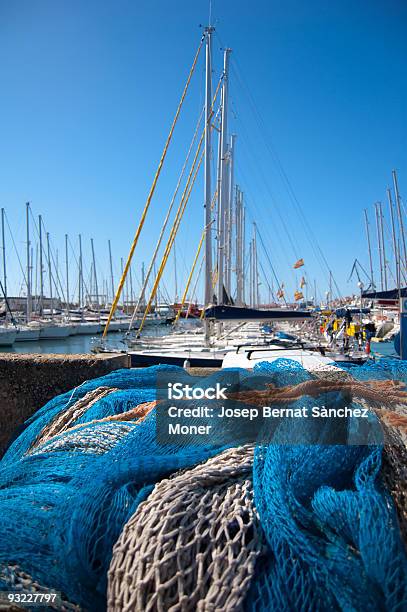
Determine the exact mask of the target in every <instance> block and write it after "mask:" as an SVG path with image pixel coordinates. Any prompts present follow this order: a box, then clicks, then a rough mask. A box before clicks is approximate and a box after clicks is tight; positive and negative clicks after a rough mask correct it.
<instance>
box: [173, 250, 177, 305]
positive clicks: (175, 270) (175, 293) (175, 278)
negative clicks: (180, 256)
mask: <svg viewBox="0 0 407 612" xmlns="http://www.w3.org/2000/svg"><path fill="white" fill-rule="evenodd" d="M175 242H176V241H175V238H174V243H173V245H172V248H173V250H174V302H175V303H177V302H178V277H177V251H176V245H175Z"/></svg>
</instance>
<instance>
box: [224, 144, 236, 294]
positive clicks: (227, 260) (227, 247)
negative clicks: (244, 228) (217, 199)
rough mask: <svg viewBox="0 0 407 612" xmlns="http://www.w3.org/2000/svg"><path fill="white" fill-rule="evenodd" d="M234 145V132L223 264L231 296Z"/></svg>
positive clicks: (230, 159)
mask: <svg viewBox="0 0 407 612" xmlns="http://www.w3.org/2000/svg"><path fill="white" fill-rule="evenodd" d="M235 146H236V134H232V135H231V137H230V149H229V156H228V161H229V164H228V170H229V172H228V208H227V215H226V220H227V223H226V237H225V251H226V253H225V265H226V291H227V293H228V295H229V297H230V296H231V291H232V234H233V200H234V156H235Z"/></svg>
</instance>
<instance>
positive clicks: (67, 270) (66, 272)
mask: <svg viewBox="0 0 407 612" xmlns="http://www.w3.org/2000/svg"><path fill="white" fill-rule="evenodd" d="M65 274H66V312H67V314H68V315H69V261H68V234H65Z"/></svg>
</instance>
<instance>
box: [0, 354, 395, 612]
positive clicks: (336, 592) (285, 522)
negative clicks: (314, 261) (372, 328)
mask: <svg viewBox="0 0 407 612" xmlns="http://www.w3.org/2000/svg"><path fill="white" fill-rule="evenodd" d="M389 367H390V368H391V367H393V369H392V370H389ZM386 368H387V369H383V368H382V367H381V368H379V369H378V370H375V368H374V367H373V369H372V370H370V371H369V373H367V370H368V368H367V367H366V368H365V370H363V368H360V373H359V376H360V380H368V379H373V378H374V379H380V378H377V377H378V376H379V377H380V376H383V379H386V377H389V376H395V377H396V376H398V377H399V379H400V380H407V378H406V373H407V370H406V369H404V370H402V369H400V366H398V369H397V368H396V366H395V365H394V366H389V365H388V364H387V365H386ZM395 368H396V369H395ZM365 371H366V373H365ZM164 373H166V374H168V373H171V375H172V376H174V377H177V379H178V380H180V381H184V382H190V383H191V384H192V385H197V384H198V383H197V381H196V379H193V378H191V377H190V376H189V375H188V374H187V373H186V372H184V371H183V370H182V369H181V368H177V367H175V366H174V367H166V366H159V367H154V368H145V369H140V370H122V371H118V372H114V373H112V374H109V375H108V376H104V377H102V378H100V379H96V380H92V381H88V382H86V383H85V384H83V385H81V386H80V387H78V388H77V389H75V390H74V391H72V392H69V393H66V394H63V395H61V396H58V397H57V398H55V399H53V400H52V401H51V402H49V403H48V404H47V405H46V406H44V407H43V408H42V409H41V410H39V411H38V412H37V413H36V414H35V415H34V416H33V417H32V418H31V419H30V420H29V421H28V422H27V424H26V427H25V429H24V431H23V432H22V433H21V434H20V436H19V437H18V438H17V439H16V440H15V441H14V443H13V444H12V445H11V447H10V448H9V450H8V452H7V453H6V455H5V457H4V458H3V460H2V461H1V462H0V516H1V517H2V520H1V522H0V565H2V564H5V565H7V564H9V565H17V566H18V567H19V568H21V569H22V571H24V572H26V573H28V574H30V575H31V576H33V577H34V579H35V580H36V581H37V582H39V583H40V584H44V585H45V586H48V587H52V588H54V589H55V590H57V591H61V592H62V593H63V595H64V597H66V598H67V599H68V600H69V601H71V602H73V603H76V604H79V605H80V606H82V607H84V608H85V609H88V610H95V611H99V610H103V609H105V606H106V586H107V571H108V567H109V563H110V560H111V557H112V549H113V546H114V543H115V542H116V541H117V539H118V537H119V535H120V533H121V531H122V529H123V526H124V525H125V523H126V522H127V521H128V519H129V518H130V517H131V516H132V515H133V514H134V512H136V511H137V508H138V505H139V504H140V503H141V502H142V501H143V500H145V499H146V497H147V496H148V495H149V493H150V492H151V491H152V489H153V487H154V484H155V483H157V482H158V481H160V480H161V479H163V478H166V477H168V476H169V475H171V474H173V473H174V472H176V471H178V470H182V469H185V468H190V467H192V466H194V465H196V464H198V463H200V462H202V461H205V460H206V459H208V458H209V457H212V456H214V455H216V454H218V453H219V452H221V451H222V450H223V449H224V448H225V447H226V446H227V445H229V446H230V445H232V443H231V442H230V441H229V442H228V443H227V444H225V434H226V433H228V427H230V425H229V424H228V423H227V422H224V424H222V425H220V426H219V427H218V428H217V430H216V431H215V432H214V435H213V436H212V437H211V438H210V443H209V444H202V443H201V444H199V445H198V444H195V445H194V444H191V443H190V442H191V440H187V439H186V442H185V443H184V444H183V443H177V444H159V443H158V442H157V436H156V419H157V415H156V412H155V411H152V412H150V413H149V414H148V416H147V417H146V418H145V419H144V421H143V422H142V423H140V424H135V423H134V422H125V421H112V422H102V423H98V422H93V423H89V421H95V420H98V419H103V418H106V417H109V416H113V415H117V414H120V413H122V412H125V411H127V410H131V409H132V408H134V407H135V406H137V405H138V404H140V403H143V402H146V401H153V400H155V399H156V397H157V377H158V376H161V375H162V374H164ZM231 373H232V374H233V377H232V378H233V384H234V387H233V385H232V387H231V388H232V390H233V388H247V389H250V387H251V386H252V388H254V387H256V388H264V387H265V385H266V384H273V385H274V386H276V387H280V388H281V387H283V386H286V385H293V384H298V383H301V382H304V381H306V380H310V378H311V377H312V375H311V374H310V373H308V372H306V371H305V370H303V369H302V368H301V366H298V364H296V363H294V362H290V363H289V362H287V361H284V362H283V363H280V364H278V363H274V364H267V365H264V364H260V365H259V366H256V369H255V371H254V372H253V373H248V372H246V371H243V370H234V371H232V372H226V371H222V372H219V373H216V374H214V375H212V376H211V377H208V378H207V379H205V381H202V379H201V380H200V383H199V384H200V385H201V386H203V387H204V386H212V385H214V384H216V382H219V383H220V384H226V383H227V382H228V381H230V379H231ZM364 376H366V378H363V377H364ZM102 386H103V387H109V388H112V389H118V391H114V392H113V393H111V394H109V395H107V396H106V397H103V398H101V399H99V400H98V401H96V402H95V403H94V404H93V405H92V406H90V407H89V409H88V410H84V411H83V412H82V413H81V414H80V416H79V417H78V419H77V420H76V421H75V426H77V425H78V424H82V426H81V427H75V428H74V429H72V428H71V429H68V430H67V431H65V432H62V433H60V434H57V435H55V436H53V437H52V438H51V439H46V440H45V441H43V442H39V443H38V440H39V439H40V437H41V433H42V432H43V430H44V428H46V427H47V426H48V425H49V424H50V423H52V422H53V420H54V419H55V418H56V417H58V416H59V415H61V414H62V413H63V412H64V411H65V410H66V409H67V408H68V407H71V406H72V405H73V404H74V403H75V402H76V401H77V400H78V399H80V398H84V396H85V395H86V394H87V393H89V392H91V391H94V390H96V389H98V388H100V387H102ZM299 401H300V402H301V403H302V404H304V402H305V403H306V404H307V402H311V401H312V402H314V401H315V399H313V398H301V400H296V402H297V403H298V402H299ZM330 401H331V403H332V404H335V402H342V401H343V400H342V398H339V397H332V398H330ZM296 402H292V403H291V404H290V405H292V406H295V405H296ZM198 404H199V402H195V401H191V402H190V403H189V404H188V405H190V406H191V407H193V406H197V405H198ZM307 405H308V404H307ZM351 421H352V420H351V419H350V420H347V421H346V422H345V429H346V432H345V433H346V436H345V439H346V441H347V442H349V440H351V441H353V444H351V445H347V446H345V445H337V444H332V431H331V429H330V428H329V427H328V426H327V423H326V422H323V421H321V423H319V424H318V426H316V425H315V423H313V422H312V421H306V422H303V423H300V422H298V421H297V420H293V421H292V422H291V423H288V422H282V423H280V424H279V425H278V427H276V428H275V429H274V430H273V431H272V435H271V437H270V443H267V444H259V445H258V447H257V449H256V453H255V462H254V471H253V477H254V495H255V504H256V507H257V511H258V513H259V516H260V520H261V525H262V528H263V531H264V535H265V540H266V542H267V550H266V551H265V554H264V555H263V556H262V558H261V559H260V560H259V563H258V564H257V566H256V573H255V576H254V577H253V580H252V587H251V590H250V593H249V595H248V597H247V600H246V608H247V609H253V610H312V609H315V610H326V609H338V610H360V609H368V610H369V609H371V610H379V609H386V610H402V609H403V607H404V606H405V605H406V603H407V602H406V592H405V588H406V587H405V584H406V583H407V581H406V577H407V574H406V558H405V554H404V550H403V545H402V542H401V539H400V535H399V529H398V525H397V519H396V516H395V511H394V507H393V504H392V500H391V499H390V497H389V495H388V494H387V493H386V491H385V490H384V489H383V487H382V485H381V481H380V475H379V470H380V461H381V447H380V446H377V445H375V446H372V445H363V446H362V445H359V444H357V443H354V442H355V440H356V442H357V440H358V438H357V436H356V434H355V432H354V431H353V430H352V423H351ZM341 427H344V425H343V424H341ZM292 428H300V429H301V431H299V433H301V436H302V438H301V439H302V440H306V444H297V445H293V444H290V443H287V440H291V438H290V436H292ZM229 433H230V432H229ZM355 436H356V437H355ZM228 440H229V438H228ZM36 444H37V445H36ZM235 445H236V444H235ZM0 588H2V589H5V590H7V588H8V583H7V581H4V580H3V582H2V581H1V579H0Z"/></svg>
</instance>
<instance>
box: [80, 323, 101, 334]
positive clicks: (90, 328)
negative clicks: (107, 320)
mask: <svg viewBox="0 0 407 612" xmlns="http://www.w3.org/2000/svg"><path fill="white" fill-rule="evenodd" d="M75 325H76V334H77V335H78V336H83V335H89V334H99V333H100V332H101V331H102V325H101V324H100V323H97V322H93V321H83V322H82V323H79V324H75Z"/></svg>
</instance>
